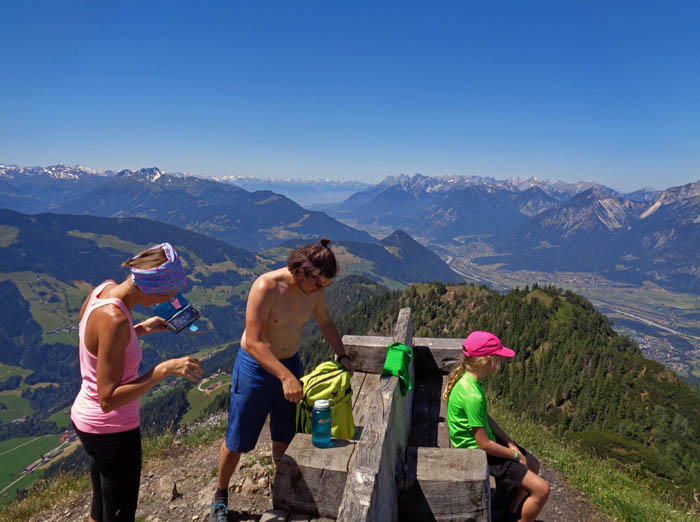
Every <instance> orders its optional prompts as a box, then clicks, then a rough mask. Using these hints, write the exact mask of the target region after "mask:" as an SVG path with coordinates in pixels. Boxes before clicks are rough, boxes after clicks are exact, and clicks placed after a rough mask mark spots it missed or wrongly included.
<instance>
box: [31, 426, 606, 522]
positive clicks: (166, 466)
mask: <svg viewBox="0 0 700 522" xmlns="http://www.w3.org/2000/svg"><path fill="white" fill-rule="evenodd" d="M218 446H219V443H218V442H216V443H213V444H210V445H206V446H202V447H199V448H190V447H186V446H182V445H180V444H177V443H176V444H174V445H173V446H172V447H171V448H169V449H168V450H167V451H166V452H164V453H163V454H162V456H161V457H160V458H158V459H157V460H155V461H150V462H148V463H147V464H145V465H144V468H143V471H142V473H141V489H140V495H139V507H138V510H137V513H136V516H137V520H138V519H139V517H141V518H140V520H142V521H145V522H171V521H172V522H204V521H208V520H209V518H208V517H209V509H210V505H211V500H212V496H213V494H214V489H215V487H216V470H217V452H218ZM271 457H272V445H271V443H270V437H269V431H268V429H267V427H266V428H265V429H263V433H262V434H261V436H260V440H259V441H258V445H257V447H256V448H255V450H253V451H252V452H251V453H248V454H247V455H244V456H243V457H242V458H241V463H240V465H239V468H238V469H237V470H236V472H235V473H234V475H233V478H232V479H231V488H230V490H229V509H230V512H229V522H243V521H246V522H247V521H257V520H259V519H260V517H261V515H262V514H263V513H264V512H265V511H267V510H268V509H272V495H271V486H272V478H273V473H274V466H273V464H272V458H271ZM542 476H543V477H544V478H545V479H546V480H547V482H549V484H550V486H551V495H550V498H549V502H548V503H547V505H546V506H545V509H544V510H543V512H542V513H541V514H540V517H539V519H538V520H540V521H542V522H584V521H606V520H608V519H606V518H604V517H601V516H600V515H598V514H596V512H595V511H594V510H593V509H592V508H591V506H590V505H589V504H587V503H586V501H585V500H584V499H583V497H582V496H581V495H580V494H578V493H577V492H575V491H574V490H572V489H571V487H569V486H568V484H567V483H566V480H565V479H564V478H563V477H562V476H561V475H560V474H559V473H557V472H556V471H554V470H551V469H549V468H547V467H546V464H545V465H543V469H542ZM89 506H90V494H85V495H83V496H82V497H81V498H80V499H78V501H76V502H74V503H73V504H72V505H71V506H70V507H68V508H62V509H54V510H52V511H50V512H47V513H43V514H41V515H40V516H38V517H36V518H34V519H32V520H33V521H35V522H49V521H50V522H67V521H85V520H87V514H88V512H89Z"/></svg>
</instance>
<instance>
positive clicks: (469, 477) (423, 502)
mask: <svg viewBox="0 0 700 522" xmlns="http://www.w3.org/2000/svg"><path fill="white" fill-rule="evenodd" d="M403 472H404V475H403V477H402V478H399V479H398V483H399V511H400V515H399V516H400V518H401V521H402V522H426V521H440V522H457V521H460V522H461V521H471V522H488V520H489V502H488V498H489V493H488V488H489V474H488V465H487V462H486V454H485V453H484V452H483V451H481V450H467V449H456V448H452V449H442V448H416V447H409V448H408V449H407V451H406V461H405V467H404V469H403Z"/></svg>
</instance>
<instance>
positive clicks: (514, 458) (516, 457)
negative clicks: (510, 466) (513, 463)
mask: <svg viewBox="0 0 700 522" xmlns="http://www.w3.org/2000/svg"><path fill="white" fill-rule="evenodd" d="M513 451H515V457H513V460H518V450H513Z"/></svg>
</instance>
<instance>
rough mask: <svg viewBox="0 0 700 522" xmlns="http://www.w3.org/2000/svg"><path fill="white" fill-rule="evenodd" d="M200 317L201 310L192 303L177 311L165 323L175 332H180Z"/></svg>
mask: <svg viewBox="0 0 700 522" xmlns="http://www.w3.org/2000/svg"><path fill="white" fill-rule="evenodd" d="M198 318H199V311H197V309H196V308H194V307H193V306H192V305H187V306H186V307H185V308H183V309H182V310H180V311H179V312H177V313H176V314H175V315H173V316H172V317H171V318H170V319H168V320H166V321H165V325H166V326H167V327H168V328H169V329H170V330H172V331H173V332H175V333H180V332H181V331H182V330H184V329H185V328H187V327H188V326H189V325H191V324H192V323H194V322H195V321H196V320H197V319H198Z"/></svg>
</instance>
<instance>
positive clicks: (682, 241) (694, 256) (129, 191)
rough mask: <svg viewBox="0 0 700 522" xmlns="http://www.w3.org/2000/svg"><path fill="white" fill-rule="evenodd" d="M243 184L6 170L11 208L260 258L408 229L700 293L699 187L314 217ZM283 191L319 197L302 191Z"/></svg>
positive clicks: (423, 193) (454, 179)
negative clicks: (194, 236)
mask: <svg viewBox="0 0 700 522" xmlns="http://www.w3.org/2000/svg"><path fill="white" fill-rule="evenodd" d="M242 179H244V178H230V179H228V180H226V181H215V180H212V179H203V178H198V177H194V176H187V175H182V174H166V173H163V172H162V171H160V170H159V169H156V168H150V169H141V170H138V171H129V170H123V171H120V172H112V171H106V172H100V171H94V170H91V169H85V168H83V167H68V166H65V165H57V166H52V167H45V168H42V167H31V168H22V167H8V166H0V205H4V206H6V207H8V208H13V209H15V210H18V211H22V212H44V211H52V212H60V213H70V214H90V215H98V216H111V217H126V216H136V217H144V218H148V219H154V220H158V221H163V222H166V223H170V224H173V225H176V226H178V227H181V228H185V229H188V230H193V231H198V232H201V233H203V234H206V235H209V236H210V237H214V238H217V239H221V240H224V241H226V242H228V243H230V244H232V245H235V246H237V247H241V248H245V249H247V250H251V251H260V250H264V249H270V248H274V247H276V246H278V245H281V244H283V243H284V242H285V241H297V240H315V239H316V238H317V237H318V236H319V235H321V234H322V235H324V236H326V237H330V238H331V239H333V240H334V241H335V242H336V243H337V242H357V243H365V244H378V243H377V240H376V239H375V238H374V237H372V236H370V235H369V234H368V233H367V232H365V231H364V230H372V229H376V230H397V229H400V230H403V231H405V232H406V233H407V234H409V235H410V236H412V237H415V238H417V239H418V240H419V241H420V242H421V243H422V244H424V245H429V246H430V247H431V248H433V249H434V250H436V251H438V252H440V253H442V254H443V255H456V256H468V257H469V258H470V259H471V260H472V261H473V262H475V263H477V264H488V265H496V264H499V265H501V266H503V267H504V268H506V269H510V270H521V269H527V270H537V271H542V272H553V271H569V272H594V273H599V274H601V275H603V276H605V277H606V278H609V279H611V280H613V281H620V282H625V283H634V284H638V283H641V282H643V281H647V280H648V281H653V282H656V283H658V284H661V285H663V286H664V287H666V288H669V289H679V290H683V291H689V292H691V293H698V292H700V248H699V247H698V245H700V181H699V182H695V183H690V184H688V185H685V186H682V187H672V188H669V189H666V190H663V191H657V190H653V189H647V188H643V189H640V190H637V191H634V192H631V193H627V194H623V193H620V192H617V191H615V190H613V189H611V188H609V187H605V186H604V185H600V184H596V183H590V182H579V183H565V182H561V181H553V182H552V181H549V180H543V179H539V178H529V179H520V178H512V179H506V180H497V179H494V178H487V177H480V176H451V177H448V176H443V177H429V176H423V175H421V174H416V175H414V176H412V177H409V176H406V175H399V176H389V177H387V178H386V179H385V180H384V181H382V182H381V183H378V184H377V185H374V186H371V187H368V188H365V189H364V190H360V191H359V192H356V193H354V194H353V195H351V196H350V197H348V198H347V199H346V200H345V201H343V202H342V203H338V204H329V203H328V204H324V205H316V206H314V208H315V209H317V210H307V209H304V208H302V207H301V206H300V205H298V204H297V203H295V202H294V201H292V200H291V199H289V198H287V197H286V196H283V195H280V194H277V193H275V192H270V191H267V190H259V191H255V192H249V191H247V190H244V189H242V188H240V187H238V186H236V185H233V184H232V183H231V182H233V181H236V180H238V181H239V182H242V181H241V180H242ZM248 180H249V181H250V182H251V183H253V185H254V184H255V183H256V182H255V181H252V179H250V178H249V179H248ZM279 183H280V184H286V185H288V186H295V184H296V185H297V186H298V187H300V189H299V190H302V191H303V190H305V189H308V187H309V182H308V181H303V180H279ZM340 185H343V184H342V183H339V184H338V185H337V186H340ZM343 186H344V187H345V188H347V187H349V186H351V185H343ZM319 190H321V188H319ZM328 190H332V189H331V188H329V189H328ZM321 210H323V211H321ZM358 229H359V230H358ZM375 235H376V234H375ZM474 242H477V243H478V244H479V246H480V247H481V246H483V245H487V246H488V249H487V250H488V253H487V255H484V249H483V248H480V249H478V251H477V250H474V249H473V248H472V246H473V243H474Z"/></svg>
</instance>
